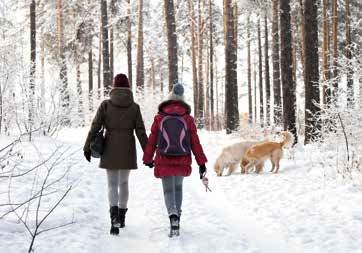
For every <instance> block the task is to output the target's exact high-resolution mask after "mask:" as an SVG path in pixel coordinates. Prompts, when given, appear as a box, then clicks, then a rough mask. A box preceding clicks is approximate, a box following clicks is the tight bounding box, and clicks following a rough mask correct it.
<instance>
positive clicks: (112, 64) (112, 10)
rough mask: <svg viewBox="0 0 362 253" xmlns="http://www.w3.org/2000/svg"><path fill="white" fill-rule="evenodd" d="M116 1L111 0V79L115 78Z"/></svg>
mask: <svg viewBox="0 0 362 253" xmlns="http://www.w3.org/2000/svg"><path fill="white" fill-rule="evenodd" d="M115 4H116V3H115V0H111V2H110V11H111V18H110V20H111V25H110V27H109V37H110V38H109V71H110V76H111V79H112V78H113V77H114V45H113V41H114V32H113V30H114V28H113V19H114V17H115V16H116V6H115Z"/></svg>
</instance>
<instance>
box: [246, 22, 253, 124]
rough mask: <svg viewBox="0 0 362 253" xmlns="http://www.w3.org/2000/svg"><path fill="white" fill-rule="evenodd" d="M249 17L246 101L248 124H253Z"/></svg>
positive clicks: (248, 27) (248, 23) (248, 26)
mask: <svg viewBox="0 0 362 253" xmlns="http://www.w3.org/2000/svg"><path fill="white" fill-rule="evenodd" d="M250 43H251V38H250V15H248V16H247V48H248V59H247V62H248V63H247V64H248V66H247V72H248V101H249V107H248V108H249V117H248V119H249V123H252V122H253V101H252V94H251V92H252V90H251V48H250Z"/></svg>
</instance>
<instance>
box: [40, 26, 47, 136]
mask: <svg viewBox="0 0 362 253" xmlns="http://www.w3.org/2000/svg"><path fill="white" fill-rule="evenodd" d="M40 79H41V81H40V97H41V98H42V99H41V100H40V114H41V121H42V122H41V125H42V126H43V125H44V117H45V38H44V31H43V30H42V32H41V45H40ZM45 133H46V131H45V130H43V134H44V135H45Z"/></svg>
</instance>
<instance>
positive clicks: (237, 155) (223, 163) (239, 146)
mask: <svg viewBox="0 0 362 253" xmlns="http://www.w3.org/2000/svg"><path fill="white" fill-rule="evenodd" d="M258 143H260V142H257V141H241V142H238V143H234V144H232V145H230V146H227V147H225V148H224V149H223V150H222V152H221V154H220V155H219V156H218V158H217V159H216V162H215V164H214V171H215V173H216V175H217V176H222V174H223V171H224V169H226V168H228V169H229V170H228V173H227V174H226V175H227V176H230V175H231V173H233V172H234V171H235V170H236V169H237V167H238V164H239V163H240V161H241V159H242V158H243V156H244V154H245V152H246V151H247V150H248V149H249V148H250V147H251V146H253V145H255V144H258ZM257 169H258V168H257ZM259 169H260V168H259ZM242 172H243V171H242Z"/></svg>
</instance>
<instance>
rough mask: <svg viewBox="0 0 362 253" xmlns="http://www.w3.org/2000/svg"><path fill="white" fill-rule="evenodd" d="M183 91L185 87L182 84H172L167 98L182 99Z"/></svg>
mask: <svg viewBox="0 0 362 253" xmlns="http://www.w3.org/2000/svg"><path fill="white" fill-rule="evenodd" d="M184 92H185V89H184V87H183V85H182V84H176V85H175V86H173V88H172V91H171V93H170V95H169V100H181V101H184V100H185V98H184Z"/></svg>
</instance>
